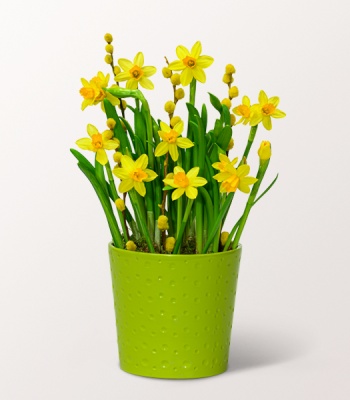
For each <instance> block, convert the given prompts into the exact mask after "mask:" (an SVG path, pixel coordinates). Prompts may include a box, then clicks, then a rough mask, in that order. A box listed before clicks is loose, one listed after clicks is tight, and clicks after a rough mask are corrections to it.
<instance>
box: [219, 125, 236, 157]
mask: <svg viewBox="0 0 350 400" xmlns="http://www.w3.org/2000/svg"><path fill="white" fill-rule="evenodd" d="M231 137H232V128H231V126H229V125H226V126H225V127H224V129H223V130H222V131H221V132H220V134H219V136H218V138H217V140H216V143H217V145H218V146H219V147H221V148H222V149H223V150H224V151H225V150H226V149H227V147H228V144H229V143H230V140H231Z"/></svg>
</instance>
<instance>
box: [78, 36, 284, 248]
mask: <svg viewBox="0 0 350 400" xmlns="http://www.w3.org/2000/svg"><path fill="white" fill-rule="evenodd" d="M105 41H106V42H107V44H106V45H105V50H106V55H105V62H106V63H107V64H108V65H110V67H111V70H112V73H113V76H114V83H113V84H112V85H110V83H109V81H110V75H109V74H106V75H105V74H104V73H102V72H98V73H97V74H96V76H94V77H93V78H91V79H90V80H89V81H88V80H86V79H82V80H81V82H82V85H83V87H82V88H81V89H80V95H81V96H82V97H83V102H82V109H83V110H84V109H86V108H87V107H88V106H94V105H96V104H100V105H101V108H102V110H103V112H104V113H105V114H106V118H107V122H106V124H107V129H105V130H104V131H103V132H101V133H100V131H99V130H98V129H97V128H96V127H95V126H94V125H92V124H88V125H87V133H88V135H89V137H86V138H82V139H79V140H77V141H76V144H77V146H78V147H80V148H81V149H83V150H89V151H91V152H93V153H95V160H94V163H90V162H89V161H88V160H87V159H86V158H85V157H84V155H83V154H81V153H80V152H78V151H77V150H74V149H72V150H71V152H72V153H73V155H74V156H75V157H76V158H77V160H78V166H79V168H80V169H81V170H82V172H83V173H84V174H85V176H86V177H87V178H88V179H89V181H90V182H91V184H92V186H93V187H94V189H95V191H96V193H97V195H98V197H99V200H100V202H101V205H102V207H103V209H104V212H105V214H106V218H107V220H108V225H109V228H110V230H111V235H112V240H113V243H114V245H115V246H116V247H120V248H124V249H126V250H129V251H146V252H159V253H173V254H179V253H207V252H218V251H227V250H230V249H234V248H236V247H237V245H238V243H239V240H240V237H241V234H242V231H243V228H244V225H245V223H246V221H247V217H248V215H249V213H250V211H251V208H252V207H253V206H254V204H255V203H256V201H258V200H259V199H260V198H261V197H262V196H263V195H265V194H266V192H267V191H268V190H269V189H270V188H271V187H272V185H273V184H274V183H275V181H276V179H275V180H274V181H273V182H272V183H271V184H270V185H269V186H268V187H267V189H265V190H264V191H263V193H262V194H261V195H260V196H258V197H257V195H258V193H259V189H260V185H261V183H262V180H263V178H264V176H265V173H266V170H267V167H268V165H269V162H270V158H271V144H270V142H269V141H267V140H263V141H262V142H261V145H260V147H259V148H258V150H257V154H258V160H259V168H258V170H257V172H256V175H255V176H249V173H250V170H251V168H250V166H249V164H248V160H249V161H250V160H251V156H250V150H251V148H252V146H253V143H254V141H255V138H256V135H257V129H258V125H259V124H262V125H263V127H264V128H265V129H266V130H268V131H269V130H271V129H272V122H271V118H283V117H284V116H285V115H286V114H285V113H284V112H283V111H281V110H279V109H278V108H277V107H278V105H279V98H278V97H276V96H274V97H270V98H269V97H268V96H267V95H266V93H265V92H264V91H263V90H261V91H260V93H259V96H258V103H256V104H251V102H250V99H249V97H248V96H243V98H242V100H241V104H238V105H235V106H233V105H232V103H233V102H234V101H235V99H236V98H237V97H238V95H239V90H238V87H237V86H233V85H232V84H233V82H234V79H235V78H234V76H233V75H234V74H235V73H236V69H235V67H234V66H233V65H232V64H227V65H226V67H225V73H224V75H223V78H222V80H223V82H224V83H225V84H226V85H227V86H228V88H227V95H226V96H227V97H224V98H223V100H221V101H220V100H219V99H218V98H217V97H216V96H214V95H212V94H211V95H210V102H211V104H212V106H213V107H214V109H216V111H217V112H219V114H220V118H219V119H217V120H216V122H215V125H214V127H213V128H212V129H211V128H209V127H208V112H207V107H206V106H205V105H203V106H202V108H201V110H200V111H199V110H198V109H197V108H196V107H195V98H196V90H197V82H199V83H205V81H206V75H205V72H204V69H206V68H208V67H209V66H210V65H211V64H212V63H213V61H214V59H213V58H212V57H210V56H207V55H202V45H201V43H200V42H199V41H198V42H196V43H195V44H194V45H193V46H192V48H191V50H189V49H188V48H186V47H185V46H182V45H180V46H178V47H177V48H176V56H177V58H178V59H177V60H174V61H171V62H169V61H168V59H167V58H165V60H166V66H164V67H163V69H162V74H163V76H164V77H165V78H166V79H169V81H170V83H171V86H172V93H173V98H172V99H171V100H167V101H166V102H165V106H164V110H165V111H166V113H167V114H168V118H169V121H168V122H167V123H166V122H164V121H163V120H159V119H158V118H155V117H154V116H153V115H152V114H151V110H150V107H149V104H148V102H147V100H146V98H145V96H144V94H143V93H142V91H141V90H140V89H141V88H142V89H149V90H151V89H154V84H153V82H152V81H151V80H150V79H149V78H150V77H151V76H152V75H154V74H155V73H156V68H155V67H153V66H144V55H143V53H142V52H138V53H137V54H136V56H135V57H134V58H133V61H130V60H129V59H127V58H118V60H117V64H118V65H115V62H114V60H115V58H114V57H115V55H114V47H113V45H112V42H113V37H112V35H111V34H109V33H108V34H106V35H105ZM176 71H178V72H176ZM188 85H189V86H190V88H189V98H188V101H187V108H188V115H187V116H185V117H180V116H175V115H174V113H175V110H176V106H177V103H178V101H180V100H182V99H185V98H186V93H185V90H186V87H187V86H188ZM125 99H128V101H134V102H135V103H134V105H130V106H127V103H126V100H125ZM116 106H118V108H116ZM127 113H128V114H127ZM186 119H187V121H186ZM157 121H158V122H157ZM240 123H243V125H249V126H250V133H249V136H248V140H247V144H246V147H245V150H244V153H243V155H241V157H238V156H236V157H234V158H231V156H230V154H229V153H230V152H231V151H234V149H235V147H234V143H235V141H234V137H233V136H234V133H235V126H236V125H238V124H240ZM185 126H186V131H185ZM108 150H110V151H113V152H114V153H113V157H112V159H113V161H114V162H115V165H114V167H113V168H112V167H111V165H110V161H109V158H108V155H107V152H106V151H108ZM215 171H216V172H215ZM115 178H117V179H118V182H115ZM237 191H240V192H242V193H243V194H245V195H247V203H246V207H245V209H244V210H243V213H242V216H241V217H240V218H239V219H238V220H237V223H236V224H235V226H234V227H233V229H232V230H231V231H230V232H226V231H223V222H224V221H225V220H226V217H227V216H228V214H229V212H230V206H231V204H232V201H233V199H234V195H235V194H236V192H237ZM113 207H115V209H113Z"/></svg>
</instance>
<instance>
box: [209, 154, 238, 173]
mask: <svg viewBox="0 0 350 400" xmlns="http://www.w3.org/2000/svg"><path fill="white" fill-rule="evenodd" d="M219 160H220V162H216V163H214V164H213V165H212V166H213V168H215V169H218V170H219V171H220V172H225V167H226V165H228V164H231V165H232V166H234V165H235V164H236V163H237V161H238V157H236V158H234V159H233V160H232V161H230V159H229V158H228V157H227V156H226V155H225V154H221V153H220V154H219Z"/></svg>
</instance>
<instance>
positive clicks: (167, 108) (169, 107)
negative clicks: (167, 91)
mask: <svg viewBox="0 0 350 400" xmlns="http://www.w3.org/2000/svg"><path fill="white" fill-rule="evenodd" d="M164 110H165V111H166V112H167V113H168V114H172V113H173V112H174V111H175V103H174V102H173V101H171V100H169V101H167V102H166V103H165V105H164Z"/></svg>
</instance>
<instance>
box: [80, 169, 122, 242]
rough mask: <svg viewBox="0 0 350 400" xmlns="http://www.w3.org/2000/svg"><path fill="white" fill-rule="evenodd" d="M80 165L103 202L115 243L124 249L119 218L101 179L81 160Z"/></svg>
mask: <svg viewBox="0 0 350 400" xmlns="http://www.w3.org/2000/svg"><path fill="white" fill-rule="evenodd" d="M78 167H79V168H80V170H81V171H82V172H83V173H84V175H85V176H86V177H87V178H88V180H89V181H90V183H91V184H92V186H93V188H94V189H95V192H96V194H97V196H98V198H99V200H100V202H101V205H102V208H103V211H104V212H105V215H106V218H107V221H108V225H109V229H110V230H111V235H112V238H113V243H114V245H115V246H116V247H119V248H120V249H122V248H123V247H124V246H123V240H122V236H121V234H120V231H119V227H118V223H117V220H116V219H115V216H114V213H113V209H112V206H111V202H110V200H109V197H108V195H107V194H106V192H105V191H104V189H102V187H101V185H100V183H99V181H98V180H97V178H96V177H95V175H94V174H93V173H92V172H91V171H90V170H89V169H87V168H86V167H85V166H84V165H82V164H80V162H79V163H78Z"/></svg>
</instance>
